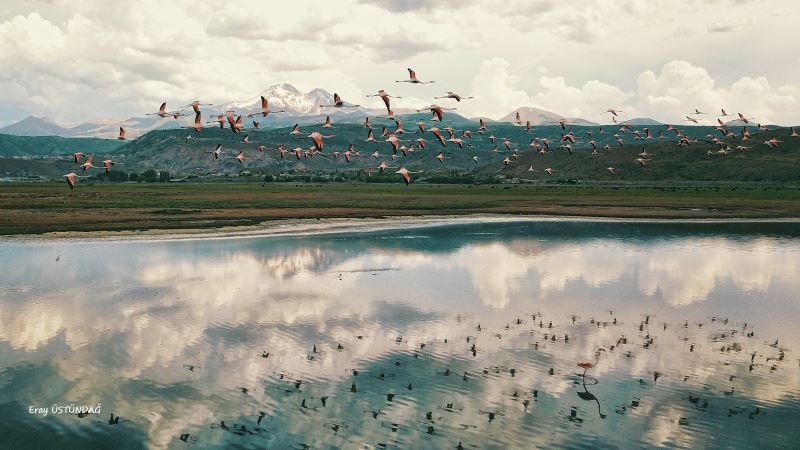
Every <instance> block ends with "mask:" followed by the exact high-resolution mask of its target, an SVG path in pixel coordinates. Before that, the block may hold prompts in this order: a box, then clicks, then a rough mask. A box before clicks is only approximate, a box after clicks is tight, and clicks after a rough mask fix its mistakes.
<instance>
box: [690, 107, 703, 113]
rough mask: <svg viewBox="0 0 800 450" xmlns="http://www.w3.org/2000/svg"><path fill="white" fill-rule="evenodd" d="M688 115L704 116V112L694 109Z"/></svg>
mask: <svg viewBox="0 0 800 450" xmlns="http://www.w3.org/2000/svg"><path fill="white" fill-rule="evenodd" d="M689 114H705V113H704V112H702V111H700V110H699V109H697V108H695V109H694V112H693V113H689Z"/></svg>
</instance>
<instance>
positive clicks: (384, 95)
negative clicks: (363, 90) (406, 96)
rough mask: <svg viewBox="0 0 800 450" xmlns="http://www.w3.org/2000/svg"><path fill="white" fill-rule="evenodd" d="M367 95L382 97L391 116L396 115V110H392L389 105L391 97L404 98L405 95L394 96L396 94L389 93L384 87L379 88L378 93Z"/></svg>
mask: <svg viewBox="0 0 800 450" xmlns="http://www.w3.org/2000/svg"><path fill="white" fill-rule="evenodd" d="M367 97H380V98H381V100H383V104H384V105H386V112H387V113H389V117H393V116H394V112H393V111H392V108H391V107H390V106H389V103H390V101H389V99H391V98H403V97H397V96H394V95H389V94H387V93H386V91H384V90H383V89H381V90H379V91H378V93H377V94H368V95H367Z"/></svg>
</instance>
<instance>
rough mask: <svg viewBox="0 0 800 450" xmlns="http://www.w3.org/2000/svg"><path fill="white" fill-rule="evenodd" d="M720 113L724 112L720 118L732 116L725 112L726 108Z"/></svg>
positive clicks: (721, 109)
mask: <svg viewBox="0 0 800 450" xmlns="http://www.w3.org/2000/svg"><path fill="white" fill-rule="evenodd" d="M720 111H722V114H720V115H719V116H720V117H727V116H730V114H728V113H726V112H725V108H720Z"/></svg>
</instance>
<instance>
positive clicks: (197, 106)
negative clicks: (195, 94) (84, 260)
mask: <svg viewBox="0 0 800 450" xmlns="http://www.w3.org/2000/svg"><path fill="white" fill-rule="evenodd" d="M190 106H191V107H192V109H194V112H195V114H196V113H199V112H200V107H201V106H213V103H200V100H195V101H193V102H192V103H189V104H188V105H186V106H184V107H183V108H181V109H186V108H188V107H190Z"/></svg>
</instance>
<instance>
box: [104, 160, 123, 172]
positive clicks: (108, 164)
mask: <svg viewBox="0 0 800 450" xmlns="http://www.w3.org/2000/svg"><path fill="white" fill-rule="evenodd" d="M115 164H122V163H118V162H114V161H112V160H110V159H104V160H103V167H104V168H105V169H106V174H108V172H110V171H111V166H113V165H115Z"/></svg>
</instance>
